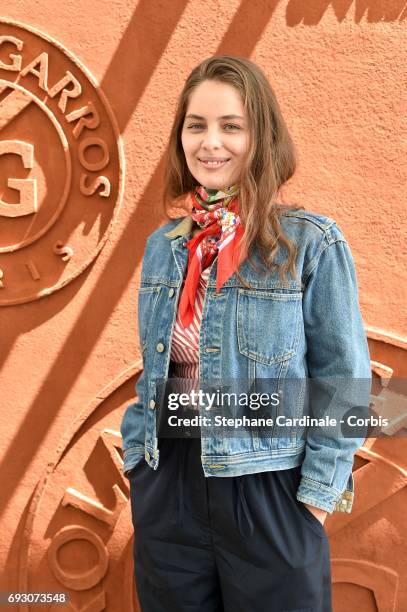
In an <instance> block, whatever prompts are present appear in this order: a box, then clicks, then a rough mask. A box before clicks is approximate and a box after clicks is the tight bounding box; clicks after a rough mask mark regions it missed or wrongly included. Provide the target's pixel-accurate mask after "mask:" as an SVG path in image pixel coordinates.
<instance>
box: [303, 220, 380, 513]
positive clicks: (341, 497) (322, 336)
mask: <svg viewBox="0 0 407 612" xmlns="http://www.w3.org/2000/svg"><path fill="white" fill-rule="evenodd" d="M336 231H337V233H336V234H335V233H334V234H332V233H330V234H329V236H331V240H327V239H326V237H325V239H324V241H323V244H322V245H321V248H320V250H319V253H318V254H317V255H316V256H315V257H314V260H313V261H312V262H311V264H310V266H308V272H307V277H306V279H305V281H304V282H305V288H304V295H303V318H304V333H305V337H306V344H307V353H306V359H307V367H308V376H309V379H317V381H316V383H317V387H318V386H321V388H322V387H323V386H324V383H325V382H327V383H328V384H327V387H329V388H334V389H335V394H334V401H327V402H323V401H322V402H320V401H317V402H316V405H312V400H311V416H314V417H327V416H329V417H333V418H335V419H336V421H337V422H338V423H340V421H341V419H342V418H343V417H345V420H346V414H347V413H349V410H351V409H352V408H354V407H357V406H358V407H364V409H365V411H366V410H367V409H368V407H369V401H370V390H371V369H370V355H369V349H368V344H367V338H366V334H365V330H364V326H363V321H362V317H361V313H360V308H359V302H358V287H357V279H356V273H355V266H354V262H353V258H352V254H351V251H350V248H349V246H348V244H347V242H346V240H345V239H344V238H343V235H342V233H341V232H340V231H339V228H336ZM332 236H334V237H333V238H332ZM338 236H339V237H338ZM310 382H311V383H313V382H314V381H312V380H310ZM320 383H321V385H320ZM311 386H313V385H311ZM366 414H367V413H366V412H365V413H364V415H366ZM341 431H343V430H342V429H341V427H339V429H338V427H337V428H335V427H322V428H321V427H317V428H310V429H309V430H308V431H307V437H306V446H305V456H304V460H303V464H302V468H301V480H300V485H299V487H298V490H297V499H298V500H299V501H302V502H306V503H308V504H311V505H313V506H316V507H318V508H321V509H323V510H326V511H328V512H330V513H331V512H333V511H334V510H337V511H343V512H350V511H351V508H352V504H353V496H354V482H353V475H352V466H353V460H354V454H355V452H356V450H357V449H358V448H359V447H360V446H362V444H363V443H364V440H365V437H360V436H361V432H360V429H359V430H355V432H354V434H350V435H341ZM358 436H359V437H358Z"/></svg>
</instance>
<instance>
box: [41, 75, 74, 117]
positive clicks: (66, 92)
mask: <svg viewBox="0 0 407 612" xmlns="http://www.w3.org/2000/svg"><path fill="white" fill-rule="evenodd" d="M70 83H71V84H72V85H73V87H72V89H66V86H67V85H69V84H70ZM59 92H61V97H60V98H59V102H58V108H60V109H61V111H62V112H63V113H64V114H65V111H66V104H67V102H68V98H79V96H80V95H81V93H82V86H81V84H80V83H79V81H78V79H75V77H74V75H73V74H72V72H69V70H67V72H66V75H65V76H64V77H62V79H61V80H60V81H58V83H55V85H53V86H52V87H51V89H50V90H49V92H48V93H49V95H50V97H51V98H54V97H55V96H56V95H57V93H59Z"/></svg>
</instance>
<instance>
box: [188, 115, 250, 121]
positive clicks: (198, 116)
mask: <svg viewBox="0 0 407 612" xmlns="http://www.w3.org/2000/svg"><path fill="white" fill-rule="evenodd" d="M185 119H199V120H201V121H205V117H201V116H200V115H194V114H192V115H186V117H185ZM218 119H244V117H241V115H222V117H218Z"/></svg>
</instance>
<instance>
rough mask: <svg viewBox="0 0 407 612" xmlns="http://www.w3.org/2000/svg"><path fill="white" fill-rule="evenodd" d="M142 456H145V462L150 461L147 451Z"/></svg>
mask: <svg viewBox="0 0 407 612" xmlns="http://www.w3.org/2000/svg"><path fill="white" fill-rule="evenodd" d="M144 456H145V458H146V460H147V461H150V459H151V455H150V453H149V452H148V451H146V452H145V455H144Z"/></svg>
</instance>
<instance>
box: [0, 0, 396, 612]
mask: <svg viewBox="0 0 407 612" xmlns="http://www.w3.org/2000/svg"><path fill="white" fill-rule="evenodd" d="M402 5H404V3H401V2H386V3H384V2H379V0H377V1H373V0H370V1H369V0H365V1H364V2H348V3H335V2H322V1H315V2H305V1H304V2H296V1H294V0H291V1H281V2H278V1H273V0H268V1H264V0H224V1H222V0H221V1H220V2H211V1H209V2H208V0H205V2H204V1H201V0H190V1H189V2H187V1H185V0H171V2H164V1H163V0H139V1H138V2H126V1H125V0H121V1H120V2H112V1H111V0H109V1H105V0H98V1H94V2H79V1H76V2H75V1H73V2H69V3H68V2H60V1H58V0H55V1H54V2H53V3H51V4H50V2H49V0H47V1H45V0H37V1H36V2H28V0H14V2H12V3H10V2H9V1H7V2H5V1H4V0H0V15H3V16H7V18H8V19H11V20H14V21H19V22H22V23H23V24H25V25H27V26H29V28H36V29H38V30H39V31H40V32H42V33H43V35H44V36H45V38H41V36H38V35H37V34H35V33H32V32H26V33H25V34H24V28H23V29H22V30H21V29H19V28H17V27H14V26H13V25H12V24H7V23H4V21H3V22H1V18H0V36H1V35H10V34H11V35H13V36H16V37H17V38H18V36H19V35H23V34H24V36H26V38H25V41H26V42H25V45H24V48H23V49H22V50H21V53H20V54H21V57H22V64H21V69H22V70H23V69H24V67H26V66H27V65H28V64H29V62H30V61H32V60H33V59H34V58H35V57H36V56H38V54H39V53H41V52H43V51H44V52H46V53H47V57H48V60H49V63H48V75H47V76H48V89H49V90H51V93H53V92H52V85H55V84H56V83H58V82H60V80H61V78H62V77H63V75H65V74H66V71H67V70H69V71H70V72H71V73H72V74H74V75H75V76H76V78H77V80H79V81H80V83H81V87H82V90H83V91H82V93H81V95H80V96H78V97H77V98H75V99H68V100H67V101H66V108H65V110H64V111H63V110H62V109H61V108H59V107H58V102H59V101H60V92H59V93H53V95H50V93H49V91H48V97H47V95H46V91H45V87H44V83H43V87H40V86H39V79H38V78H36V77H35V76H34V75H33V74H31V75H28V76H27V75H26V76H25V77H24V76H22V77H20V78H19V81H18V84H19V85H20V87H21V88H22V90H23V91H22V90H18V88H17V91H18V92H19V94H21V99H22V100H23V102H21V103H22V104H24V103H25V102H24V100H25V101H26V103H27V105H28V106H27V107H26V110H23V111H21V113H20V114H18V116H16V117H15V121H14V118H13V117H12V118H10V117H9V116H8V115H7V114H6V112H5V110H4V109H5V108H6V107H5V104H4V100H5V95H6V93H7V92H8V91H9V90H8V89H4V87H6V85H7V83H6V85H4V83H3V85H2V82H1V80H3V81H6V82H7V81H14V80H15V78H16V76H17V74H18V71H17V72H15V71H14V72H13V71H10V70H8V71H7V70H1V69H0V145H1V141H2V140H6V141H7V142H9V143H10V142H14V141H16V140H19V139H20V140H21V139H23V140H24V141H25V142H28V143H31V144H32V145H33V147H34V151H35V152H36V153H37V154H38V159H37V162H38V163H37V165H35V164H34V166H35V167H34V168H33V172H34V173H35V176H34V175H33V176H34V178H35V180H36V181H37V183H36V185H37V187H38V193H37V196H38V202H39V204H41V205H42V203H43V202H46V203H47V207H48V208H45V204H44V208H43V209H41V210H49V214H51V213H52V206H56V202H57V201H59V200H58V198H59V199H60V200H61V201H62V198H63V196H64V193H63V190H64V188H63V180H65V179H66V177H67V176H68V169H69V168H68V166H69V164H68V162H67V160H66V156H65V157H64V155H65V153H66V151H67V150H68V151H69V154H70V156H71V170H72V172H71V176H70V181H68V182H67V191H66V193H65V196H66V202H65V205H64V207H63V209H62V208H61V210H59V212H58V218H57V219H56V221H55V223H54V225H53V226H52V227H50V228H49V229H48V230H46V231H45V230H44V233H43V235H42V236H40V237H38V238H37V239H36V240H35V241H33V242H32V243H31V245H27V246H23V247H21V241H23V240H24V239H26V238H27V236H30V235H33V232H34V231H36V225H35V219H36V218H37V219H38V218H39V217H38V214H39V210H40V208H39V209H38V211H37V212H36V211H31V213H30V214H27V215H25V217H24V216H22V217H21V218H18V219H15V218H12V217H8V216H7V215H4V213H3V214H2V215H1V218H0V228H1V231H0V236H1V239H2V242H1V248H2V249H3V250H1V251H0V262H1V263H0V269H1V270H2V271H3V276H2V282H3V287H2V292H0V303H1V304H2V308H1V309H0V316H1V321H2V332H1V349H0V367H1V408H2V411H1V415H2V419H3V422H2V436H1V455H2V462H1V482H2V485H3V487H2V489H3V490H2V495H1V498H2V501H1V514H2V519H3V529H2V535H1V538H0V542H1V551H2V554H1V563H2V582H3V584H2V585H1V587H2V590H5V589H15V590H18V589H20V590H22V589H24V588H25V589H27V588H28V587H30V589H31V590H37V591H38V590H40V588H41V587H43V590H44V589H45V590H54V591H57V590H58V589H61V588H65V590H68V591H70V593H71V596H72V601H74V602H75V604H76V605H77V606H83V605H85V604H86V603H88V602H89V601H91V600H92V599H94V598H96V599H97V598H99V600H98V601H99V602H100V603H99V604H98V605H99V608H98V609H109V610H116V609H117V610H127V609H129V610H130V609H132V606H133V604H131V603H130V602H131V601H132V597H133V595H132V591H131V589H132V588H133V586H132V576H131V535H132V531H131V524H130V522H131V519H130V509H129V503H128V489H127V483H126V481H124V480H123V479H122V478H121V476H120V465H121V459H120V450H119V449H120V439H119V436H118V431H119V425H120V421H121V417H122V414H123V411H124V408H125V407H126V405H127V404H128V403H130V402H131V401H132V398H133V395H134V381H135V375H136V374H137V373H138V372H139V370H140V361H139V360H140V351H139V348H138V340H137V329H136V308H137V287H138V282H139V273H140V262H141V257H142V253H143V248H144V243H145V239H146V236H147V235H148V234H149V233H151V232H152V231H153V229H154V228H156V227H157V226H158V225H159V224H160V221H161V220H160V217H159V215H158V214H157V213H156V212H155V210H156V206H157V204H158V203H159V197H160V186H161V176H162V155H163V152H164V148H165V146H166V142H167V138H168V135H169V131H170V127H171V121H172V117H173V112H174V106H175V103H176V100H177V96H178V94H179V91H180V89H181V87H182V85H183V82H184V79H185V78H186V76H187V74H188V73H189V71H190V70H191V69H192V67H193V66H195V65H196V64H197V63H199V62H200V61H201V60H202V59H203V58H205V57H207V56H209V55H213V54H217V53H230V54H235V55H242V56H247V57H250V58H251V59H252V60H254V61H255V62H258V63H259V64H260V65H261V66H262V67H263V68H264V70H265V71H266V73H267V75H268V77H269V79H270V82H271V84H272V86H273V87H274V89H275V91H276V94H277V97H278V99H279V102H280V105H281V107H282V110H283V113H284V115H285V117H286V120H287V123H288V125H289V127H290V129H291V133H292V135H293V138H294V141H295V142H296V145H297V148H298V151H299V156H300V163H299V169H298V172H297V174H296V176H295V177H294V179H293V180H292V181H291V184H290V185H288V186H287V188H286V190H285V193H284V195H285V199H286V200H287V201H290V200H293V201H296V202H300V203H301V204H302V205H304V206H305V207H306V208H307V209H309V210H312V211H315V212H319V213H322V214H327V215H329V216H332V217H334V218H335V219H336V220H337V221H338V224H339V225H340V227H341V228H342V229H343V231H344V233H345V236H346V237H347V239H348V241H349V243H350V245H351V248H352V251H353V254H354V258H355V261H356V266H357V273H358V279H359V285H360V303H361V308H362V314H363V317H364V321H365V324H366V328H367V331H368V335H369V344H370V348H371V353H372V360H373V361H377V362H379V363H380V364H383V365H385V366H387V367H388V368H391V369H392V370H393V371H394V376H396V375H397V376H403V375H405V374H404V373H405V372H406V371H407V366H406V360H405V348H406V323H407V311H406V309H405V307H404V305H405V303H406V289H405V287H406V273H405V270H406V263H407V262H406V260H407V253H406V248H405V244H406V235H405V224H404V217H405V184H406V172H405V164H404V165H403V162H402V160H403V159H404V157H405V147H404V148H403V139H402V132H403V128H404V130H405V127H406V125H405V118H404V117H405V116H406V111H407V108H406V98H405V87H404V82H405V69H404V66H405V53H403V52H404V51H405V43H404V40H405V27H406V16H407V13H406V11H405V9H404V13H403V12H402V9H403V7H402ZM46 37H50V40H46ZM59 45H62V46H63V49H59ZM64 49H65V51H64ZM6 52H7V53H6ZM10 52H13V53H17V52H16V49H15V47H13V46H12V45H10V43H9V46H6V45H3V47H1V46H0V61H3V62H10V60H9V59H8V55H9V53H10ZM78 62H79V63H78ZM37 69H38V66H37ZM44 71H45V68H44V64H43V72H42V77H43V78H44V76H45V73H44ZM99 85H100V88H101V91H100V90H99ZM2 86H3V92H2ZM27 91H28V92H29V93H27ZM19 94H15V93H14V95H15V96H17V97H18V95H19ZM31 95H35V96H36V97H37V98H40V100H41V101H42V103H43V105H44V106H45V107H46V108H43V107H42V106H41V105H39V104H37V102H35V101H34V102H33V100H32V98H30V96H31ZM15 99H17V98H15ZM89 101H92V103H93V104H94V107H95V108H96V109H97V113H98V117H99V120H100V124H99V126H98V127H97V128H92V129H91V130H90V129H89V130H87V129H86V128H83V130H82V132H81V134H79V135H78V134H77V136H75V135H74V133H73V127H74V126H75V125H78V121H79V119H75V118H74V117H72V116H71V117H70V120H69V113H70V112H73V111H74V110H76V109H78V108H81V107H83V106H84V105H86V104H88V103H89ZM13 108H15V106H14V107H13ZM24 108H25V107H24ZM47 109H48V110H47ZM2 110H3V115H2ZM30 113H31V114H30ZM88 118H89V116H88ZM11 119H13V121H12V120H11ZM58 126H59V127H58ZM93 136H95V137H97V138H99V141H98V142H99V144H97V145H96V148H95V147H93V149H92V147H91V146H90V143H88V145H86V143H85V144H82V145H81V142H82V143H83V141H84V140H85V138H86V137H93ZM64 138H65V139H66V142H65V145H64ZM100 141H103V143H105V144H104V145H103V144H100ZM8 146H11V145H8ZM81 146H82V147H84V148H83V149H81ZM64 147H65V148H64ZM104 147H106V150H107V151H108V159H107V158H106V159H107V161H106V160H105V161H106V163H105V164H104V165H103V155H104V152H105V148H104ZM64 151H65V152H64ZM9 152H10V151H9ZM16 159H17V158H16V157H15V156H14V157H12V156H10V155H9V156H6V155H3V156H0V198H3V200H5V201H8V202H9V203H12V204H14V205H15V204H17V203H18V197H17V196H16V192H15V191H13V190H11V189H10V188H9V187H8V186H7V182H6V181H7V177H10V176H14V177H19V178H22V179H26V178H27V177H28V176H29V175H30V170H29V169H25V170H24V169H23V168H22V167H21V164H20V165H19V164H18V163H17V161H18V160H17V161H16ZM101 160H102V161H101ZM99 165H100V167H101V169H100V170H99V169H97V170H96V168H99ZM92 168H95V169H92ZM19 172H21V174H19ZM82 174H85V175H87V178H86V181H87V182H86V184H87V185H89V184H90V183H91V182H92V181H93V180H95V179H96V177H98V176H104V177H105V178H106V179H107V182H108V183H109V186H110V193H109V195H107V194H106V195H105V196H101V195H100V191H99V192H96V193H95V194H92V195H86V193H84V192H85V189H84V188H83V186H82V188H81V187H80V184H81V183H80V181H81V176H82ZM30 176H31V175H30ZM64 184H65V183H64ZM13 198H14V199H13ZM61 206H62V205H61ZM31 221H33V223H31ZM45 222H46V220H45V218H44V219H42V220H41V219H40V225H41V223H43V224H44V227H45ZM3 228H5V231H3ZM58 241H60V244H59V246H58V245H57V243H58ZM19 243H20V247H19ZM12 244H15V245H16V247H15V248H14V249H13V250H12V249H11V248H10V245H12ZM56 245H57V246H56ZM7 249H8V250H7ZM64 249H67V250H64ZM64 253H65V254H64ZM1 300H3V301H2V302H1ZM372 367H373V369H374V371H376V372H378V373H382V372H383V370H381V369H380V368H381V366H380V365H375V364H373V366H372ZM388 373H389V375H390V374H391V370H388ZM404 431H405V430H404ZM398 444H399V445H398V446H396V445H395V443H394V444H391V443H390V444H387V445H386V444H383V443H376V445H373V446H371V447H370V448H369V449H367V450H366V452H365V455H363V456H362V454H363V453H362V454H361V455H360V457H359V461H360V465H357V466H356V467H358V468H360V478H359V481H360V483H359V489H360V490H361V493H360V497H359V501H357V502H356V503H357V504H359V506H356V510H355V512H354V513H353V514H352V515H351V516H350V517H348V516H346V517H340V518H338V517H331V518H330V519H328V522H327V527H328V529H332V539H331V543H332V551H333V555H334V556H335V555H336V556H335V558H336V559H337V560H339V561H336V563H339V565H338V566H337V567H338V568H339V569H338V570H337V574H336V576H337V578H336V582H337V583H338V584H337V586H336V587H335V589H336V591H335V593H336V595H335V602H336V606H337V607H336V612H337V611H338V612H342V610H345V609H349V607H346V606H347V603H346V602H347V601H348V600H349V601H352V598H353V601H359V602H360V606H359V608H358V610H360V611H361V612H364V610H366V612H370V610H376V609H377V610H379V612H381V611H382V610H383V611H384V610H390V609H393V608H390V607H388V608H386V607H385V605H384V604H383V607H381V606H382V604H381V603H380V601H382V600H383V601H387V602H388V601H393V602H394V606H395V607H394V610H396V609H397V610H399V611H400V612H401V611H402V610H404V609H406V608H407V592H406V587H405V586H400V584H399V585H398V590H397V580H399V579H401V578H402V569H401V566H400V562H399V559H400V560H401V557H400V555H401V551H402V550H405V546H406V544H407V542H406V536H405V529H402V527H401V526H402V513H401V504H402V502H404V503H405V501H406V489H405V482H406V473H405V471H403V470H406V469H407V465H406V463H407V462H406V460H405V459H404V457H405V456H407V453H406V452H405V451H406V448H405V445H404V440H401V441H399V443H398ZM366 453H367V455H366ZM369 453H370V454H369ZM389 462H390V463H389ZM389 466H390V467H389ZM366 467H368V468H369V469H370V472H369V471H368V470H367V469H365V468H366ZM101 468H102V469H101ZM386 469H387V470H388V471H387V472H386ZM375 470H376V471H375ZM377 470H378V471H377ZM380 470H381V471H380ZM389 470H390V471H389ZM358 471H359V470H358ZM369 474H370V476H369ZM375 474H376V476H375ZM377 474H382V476H383V478H385V479H386V481H387V482H390V485H389V486H388V487H387V488H386V491H385V492H383V490H382V489H381V488H380V489H378V487H377V482H378V480H377ZM359 481H357V482H359ZM363 482H365V483H366V484H365V487H364V488H363V486H362V483H363ZM369 487H370V489H369ZM372 499H373V500H375V501H374V502H372ZM329 521H331V523H329ZM340 521H342V522H340ZM344 521H345V522H344ZM346 521H347V522H346ZM74 527H75V528H74ZM75 529H76V531H75ZM356 533H357V534H362V535H361V538H360V540H359V541H358V542H357V545H355V534H356ZM64 538H66V540H64ZM83 538H85V539H86V540H88V541H85V540H84V539H83ZM376 539H377V541H380V542H381V548H380V549H379V551H378V552H377V554H376V553H375V554H373V552H372V550H373V549H372V546H373V544H372V541H373V540H376ZM63 542H67V543H66V544H63ZM403 547H404V549H403ZM55 551H57V552H58V555H59V556H58V555H57V553H56V552H55ZM96 551H97V552H96ZM348 557H349V558H351V564H350V565H349V566H346V567H345V565H346V564H345V565H344V564H343V563H342V561H340V560H341V559H345V558H348ZM352 559H353V561H352ZM355 559H356V560H359V561H361V560H362V561H364V562H366V563H371V564H372V567H371V568H370V566H369V565H363V567H362V569H361V570H360V571H359V569H358V567H359V566H357V567H356V566H355V562H354V560H355ZM340 563H342V565H340ZM107 564H108V565H107ZM352 564H353V565H352ZM373 566H374V567H373ZM381 566H383V567H384V568H385V569H386V572H388V573H387V574H386V573H383V572H384V570H383V571H382V570H380V567H381ZM89 568H94V570H95V571H94V573H93V574H92V576H91V577H90V578H86V572H87V569H89ZM349 568H350V569H349ZM369 568H370V569H369ZM403 571H404V572H405V569H404V570H403ZM72 572H73V573H74V574H75V577H73V578H72V576H71V577H70V574H71V573H72ZM358 572H359V573H358ZM360 572H361V574H362V575H363V576H365V579H364V578H363V576H362V578H363V579H362V578H360ZM375 572H376V573H375ZM123 576H124V579H123ZM364 580H365V581H364ZM123 581H124V584H123ZM405 582H406V581H405V575H404V583H405ZM345 583H346V584H345ZM119 584H120V587H121V588H120V589H119V590H118V589H117V585H119ZM61 585H65V586H64V587H62V586H61ZM355 597H356V600H355V599H354V598H355ZM381 598H382V599H381ZM378 602H379V603H378ZM103 606H104V607H103ZM375 606H376V607H375Z"/></svg>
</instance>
